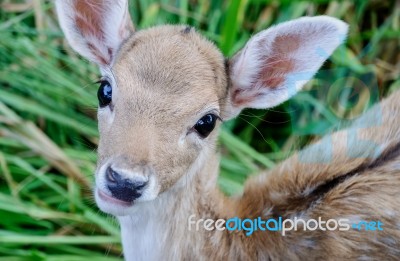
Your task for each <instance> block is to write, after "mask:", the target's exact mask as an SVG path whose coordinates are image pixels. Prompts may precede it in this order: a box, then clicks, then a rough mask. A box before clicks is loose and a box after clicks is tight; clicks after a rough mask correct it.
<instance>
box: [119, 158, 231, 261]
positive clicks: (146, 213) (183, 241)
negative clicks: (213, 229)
mask: <svg viewBox="0 0 400 261" xmlns="http://www.w3.org/2000/svg"><path fill="white" fill-rule="evenodd" d="M213 153H214V152H213ZM218 173H219V157H218V156H216V155H215V153H214V154H213V155H212V156H211V157H209V158H203V159H201V158H200V159H199V160H198V162H196V163H195V164H194V165H193V166H192V167H191V169H190V170H189V171H188V173H187V174H186V175H184V176H183V177H182V178H181V179H180V180H179V181H178V182H177V183H176V184H175V185H174V187H173V188H172V189H170V190H168V191H166V192H164V193H162V194H160V195H159V197H158V198H157V199H155V200H153V201H151V202H145V203H139V204H138V206H137V209H136V210H137V211H135V213H133V214H132V215H129V216H122V217H118V220H119V222H120V226H121V236H122V244H123V249H124V256H125V259H126V260H128V261H129V260H162V259H164V260H180V259H181V258H183V257H184V256H185V252H184V251H183V249H187V251H192V252H191V253H193V252H200V251H201V248H202V246H203V245H204V244H206V242H205V238H206V231H204V230H201V229H200V230H199V231H195V227H193V230H189V227H188V219H189V217H190V216H191V215H195V217H196V219H200V218H215V217H218V216H219V215H220V210H221V209H222V204H223V202H224V201H225V199H224V197H223V195H222V194H221V193H220V191H219V190H218V189H217V178H218ZM194 242H196V244H194ZM193 246H196V248H198V249H193ZM186 254H189V253H186Z"/></svg>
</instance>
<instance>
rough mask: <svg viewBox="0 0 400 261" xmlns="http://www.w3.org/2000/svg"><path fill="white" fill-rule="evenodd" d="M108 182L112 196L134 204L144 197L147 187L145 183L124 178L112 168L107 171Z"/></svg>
mask: <svg viewBox="0 0 400 261" xmlns="http://www.w3.org/2000/svg"><path fill="white" fill-rule="evenodd" d="M106 182H107V187H108V189H109V190H110V192H111V194H112V196H113V197H114V198H116V199H119V200H122V201H125V202H132V201H134V200H135V199H137V198H139V197H140V196H142V192H143V188H144V187H145V186H146V185H147V182H145V181H135V180H131V179H127V178H123V177H122V176H121V175H120V174H118V173H117V172H116V171H114V170H113V169H112V168H111V167H108V168H107V170H106Z"/></svg>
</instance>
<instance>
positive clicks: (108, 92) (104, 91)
mask: <svg viewBox="0 0 400 261" xmlns="http://www.w3.org/2000/svg"><path fill="white" fill-rule="evenodd" d="M97 98H98V99H99V105H100V108H103V107H106V106H107V105H109V104H110V103H111V100H112V88H111V84H110V83H109V82H108V81H105V80H102V81H101V82H100V87H99V90H98V91H97Z"/></svg>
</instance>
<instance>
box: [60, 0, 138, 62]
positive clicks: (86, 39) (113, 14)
mask: <svg viewBox="0 0 400 261" xmlns="http://www.w3.org/2000/svg"><path fill="white" fill-rule="evenodd" d="M56 10H57V14H58V19H59V22H60V26H61V28H62V30H63V32H64V34H65V36H66V38H67V40H68V42H69V44H70V45H71V47H72V48H73V49H74V50H75V51H77V52H78V53H79V54H80V55H82V56H84V57H85V58H87V59H88V60H90V61H92V62H95V63H97V64H98V65H99V66H100V67H102V66H109V65H111V64H112V62H113V59H114V57H115V54H116V52H117V51H118V48H119V46H120V45H121V43H122V42H123V41H124V40H125V39H126V38H128V37H129V35H130V34H131V33H132V32H133V31H134V27H133V24H132V21H131V18H130V15H129V12H128V2H127V0H56Z"/></svg>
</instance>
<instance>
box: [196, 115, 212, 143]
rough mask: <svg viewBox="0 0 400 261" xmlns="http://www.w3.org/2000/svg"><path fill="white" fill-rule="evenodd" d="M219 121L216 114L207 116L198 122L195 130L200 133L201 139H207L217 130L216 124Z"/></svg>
mask: <svg viewBox="0 0 400 261" xmlns="http://www.w3.org/2000/svg"><path fill="white" fill-rule="evenodd" d="M217 119H218V117H217V116H215V115H214V114H207V115H205V116H203V118H201V119H200V120H198V121H197V123H196V125H194V127H193V128H194V129H195V130H196V131H197V132H198V133H199V135H200V136H201V137H203V138H206V137H207V136H208V135H210V133H211V132H212V131H213V129H214V128H215V123H216V121H217Z"/></svg>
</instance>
